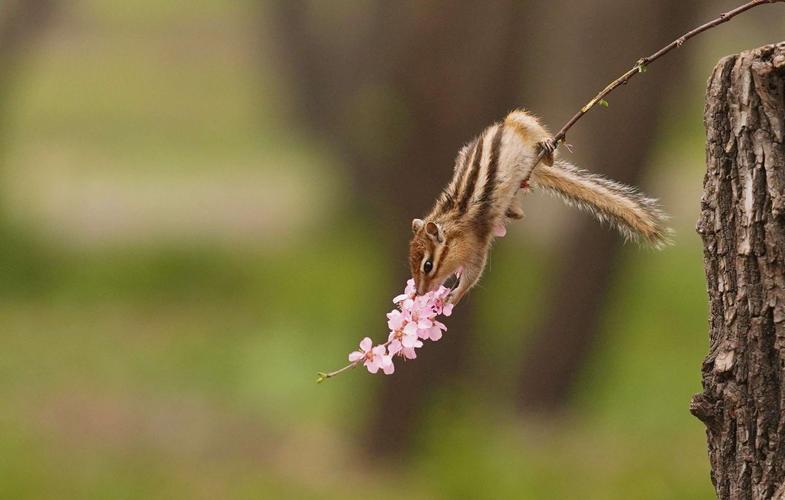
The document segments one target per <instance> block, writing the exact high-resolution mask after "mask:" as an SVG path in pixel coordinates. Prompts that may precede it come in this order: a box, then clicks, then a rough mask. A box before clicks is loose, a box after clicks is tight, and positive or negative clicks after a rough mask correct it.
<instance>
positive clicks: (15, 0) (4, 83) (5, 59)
mask: <svg viewBox="0 0 785 500" xmlns="http://www.w3.org/2000/svg"><path fill="white" fill-rule="evenodd" d="M54 7H55V0H11V1H7V2H3V4H2V5H0V144H1V143H2V141H3V140H4V138H5V133H4V131H5V126H6V115H7V111H8V105H9V101H10V98H11V97H10V91H11V86H12V84H13V80H14V77H15V76H16V71H15V68H16V67H17V65H18V63H19V61H20V60H21V58H22V57H24V56H25V55H27V54H26V52H27V51H28V50H29V49H30V48H31V46H32V45H33V44H34V42H35V41H36V40H37V39H38V38H39V36H40V34H41V33H42V32H43V31H44V30H45V29H46V27H47V26H48V24H49V20H50V19H51V17H52V13H53V11H54Z"/></svg>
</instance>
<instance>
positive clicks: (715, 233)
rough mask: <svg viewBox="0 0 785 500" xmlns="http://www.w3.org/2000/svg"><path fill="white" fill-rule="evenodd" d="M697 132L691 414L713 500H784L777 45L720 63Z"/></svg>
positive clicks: (782, 157)
mask: <svg viewBox="0 0 785 500" xmlns="http://www.w3.org/2000/svg"><path fill="white" fill-rule="evenodd" d="M704 123H705V126H706V136H707V138H706V141H707V142H706V163H707V165H706V166H707V171H706V177H705V179H704V184H703V187H704V193H703V198H702V199H701V216H700V219H699V221H698V233H700V235H701V236H702V238H703V248H704V264H705V271H706V280H707V282H708V292H709V303H710V332H709V338H710V348H709V354H708V355H707V356H706V359H705V360H704V362H703V370H702V371H703V392H702V393H700V394H697V395H696V396H695V397H694V398H693V400H692V403H691V404H690V411H691V412H692V413H693V414H694V415H695V416H697V417H698V418H699V419H700V420H701V421H703V422H704V423H705V424H706V428H707V432H706V434H707V437H708V448H709V458H710V461H711V480H712V482H713V483H714V487H715V489H716V492H717V496H718V497H719V498H721V499H730V498H734V499H753V498H785V412H783V410H784V409H785V384H783V380H785V146H784V144H785V42H782V43H780V44H778V45H777V46H775V45H769V46H766V47H762V48H760V49H756V50H754V51H749V52H743V53H741V54H739V55H736V56H729V57H726V58H723V59H722V60H721V61H720V62H719V64H718V65H717V66H716V67H715V68H714V73H713V75H712V77H711V79H710V80H709V88H708V93H707V97H706V107H705V114H704Z"/></svg>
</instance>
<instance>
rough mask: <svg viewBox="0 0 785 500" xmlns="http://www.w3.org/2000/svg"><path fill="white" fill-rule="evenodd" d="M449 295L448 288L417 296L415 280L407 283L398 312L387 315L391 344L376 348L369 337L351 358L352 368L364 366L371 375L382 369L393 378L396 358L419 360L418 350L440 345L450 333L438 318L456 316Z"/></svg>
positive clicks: (398, 301)
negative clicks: (433, 343) (427, 344)
mask: <svg viewBox="0 0 785 500" xmlns="http://www.w3.org/2000/svg"><path fill="white" fill-rule="evenodd" d="M449 295H450V289H449V288H445V287H444V286H441V287H439V289H438V290H436V291H434V292H428V293H426V294H424V295H417V291H416V288H415V286H414V280H413V279H410V280H409V281H407V282H406V289H405V290H404V292H403V293H402V294H401V295H398V296H397V297H395V298H394V299H393V303H394V304H396V305H397V308H396V309H393V310H392V311H390V312H389V313H387V326H388V327H389V328H390V334H389V335H388V337H387V342H385V343H384V344H379V345H377V346H374V345H373V342H372V341H371V339H370V338H369V337H365V338H364V339H363V340H362V342H360V350H359V351H354V352H352V353H351V354H349V361H350V362H351V365H350V366H356V365H357V364H359V363H362V364H363V365H364V366H365V367H366V368H367V369H368V371H369V372H371V373H377V372H378V371H379V369H380V368H381V370H382V371H383V372H384V373H385V374H386V375H390V374H392V373H393V372H395V365H394V364H393V358H394V357H395V356H398V357H402V358H404V359H414V358H416V357H417V352H416V349H418V348H420V347H422V346H423V341H424V340H432V341H437V340H439V339H441V338H442V332H444V331H446V330H447V327H446V326H444V323H441V322H440V321H438V320H437V319H436V317H437V316H439V315H440V314H441V315H444V316H449V315H451V314H452V304H449V303H447V297H448V296H449Z"/></svg>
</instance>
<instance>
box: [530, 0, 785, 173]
mask: <svg viewBox="0 0 785 500" xmlns="http://www.w3.org/2000/svg"><path fill="white" fill-rule="evenodd" d="M771 3H785V0H753V1H751V2H749V3H746V4H744V5H741V6H739V7H736V8H735V9H733V10H729V11H728V12H725V13H723V14H720V16H719V17H717V18H716V19H712V20H711V21H709V22H707V23H706V24H703V25H701V26H698V27H697V28H695V29H693V30H691V31H688V32H687V33H685V34H684V35H682V36H680V37H679V38H677V39H676V40H674V41H672V42H671V43H669V44H668V45H666V46H665V47H663V48H661V49H660V50H658V51H657V52H655V53H653V54H652V55H650V56H647V57H642V58H640V59H638V60H637V61H636V62H635V65H634V66H633V67H632V68H630V69H629V70H627V71H626V72H625V73H624V74H622V75H621V76H620V77H619V78H617V79H615V80H613V81H612V82H611V83H609V84H608V85H607V86H606V87H605V88H604V89H602V90H601V91H600V92H599V93H598V94H597V95H596V96H594V97H593V98H592V99H591V100H590V101H589V102H588V103H586V105H585V106H583V107H582V108H581V109H580V110H579V111H578V112H577V113H575V114H574V115H573V116H572V118H570V119H569V120H568V121H567V123H565V124H564V126H563V127H562V128H561V129H560V130H559V131H558V132H557V133H556V135H555V136H553V139H552V142H553V145H554V146H558V145H559V143H562V142H564V139H565V138H566V137H567V131H568V130H570V129H571V128H572V126H573V125H575V123H576V122H577V121H578V120H580V119H581V118H583V115H585V114H586V113H588V112H589V110H590V109H592V108H593V107H594V106H595V105H596V104H598V103H599V104H601V105H603V106H607V105H608V103H607V102H606V101H605V96H607V95H608V94H610V93H611V92H613V90H615V89H616V88H618V87H621V86H622V85H626V84H627V82H628V81H630V80H631V79H632V77H634V76H635V75H637V74H639V73H644V72H645V71H646V68H647V67H648V66H649V65H650V64H651V63H653V62H654V61H656V60H657V59H659V58H660V57H662V56H664V55H665V54H667V53H668V52H670V51H671V50H673V49H675V48H678V47H681V46H682V45H684V42H686V41H687V40H689V39H690V38H692V37H694V36H697V35H699V34H701V33H703V32H704V31H707V30H710V29H711V28H714V27H715V26H719V25H720V24H723V23H726V22H728V21H730V20H731V19H733V18H734V17H736V16H738V15H739V14H741V13H742V12H746V11H748V10H750V9H752V8H754V7H757V6H759V5H764V4H771ZM546 154H547V151H546V150H544V149H543V150H541V151H540V154H539V155H538V156H537V160H536V161H535V163H534V166H535V167H536V166H537V164H539V163H540V160H542V159H543V158H544V157H545V155H546ZM532 170H533V169H532Z"/></svg>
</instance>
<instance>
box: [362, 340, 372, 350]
mask: <svg viewBox="0 0 785 500" xmlns="http://www.w3.org/2000/svg"><path fill="white" fill-rule="evenodd" d="M371 346H373V340H371V338H370V337H365V338H364V339H362V341H360V349H362V350H363V351H365V352H368V351H370V350H371Z"/></svg>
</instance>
